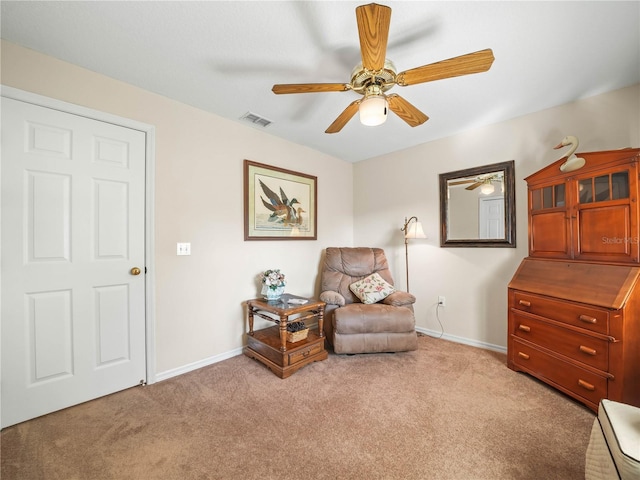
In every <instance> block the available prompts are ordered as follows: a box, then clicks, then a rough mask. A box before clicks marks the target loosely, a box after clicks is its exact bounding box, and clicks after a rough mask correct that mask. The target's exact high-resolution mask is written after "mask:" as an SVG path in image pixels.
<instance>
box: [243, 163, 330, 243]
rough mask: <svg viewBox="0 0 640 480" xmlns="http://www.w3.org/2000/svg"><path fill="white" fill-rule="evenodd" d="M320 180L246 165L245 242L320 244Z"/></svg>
mask: <svg viewBox="0 0 640 480" xmlns="http://www.w3.org/2000/svg"><path fill="white" fill-rule="evenodd" d="M317 183H318V179H317V178H316V177H314V176H313V175H307V174H304V173H300V172H294V171H292V170H286V169H284V168H278V167H274V166H271V165H265V164H263V163H258V162H253V161H251V160H245V161H244V239H245V241H249V240H317V238H318V220H317V219H318V188H317Z"/></svg>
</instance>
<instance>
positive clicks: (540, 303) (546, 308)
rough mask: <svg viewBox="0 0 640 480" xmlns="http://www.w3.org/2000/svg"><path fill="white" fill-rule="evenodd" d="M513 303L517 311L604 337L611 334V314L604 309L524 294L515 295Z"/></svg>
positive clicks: (517, 293) (516, 293)
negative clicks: (583, 329) (600, 334)
mask: <svg viewBox="0 0 640 480" xmlns="http://www.w3.org/2000/svg"><path fill="white" fill-rule="evenodd" d="M513 303H514V304H513V305H511V307H513V308H515V309H516V310H522V311H523V312H529V313H533V314H535V315H539V316H541V317H546V318H550V319H552V320H556V321H559V322H565V323H568V324H569V325H574V326H576V327H581V328H586V329H588V330H591V331H593V332H597V333H602V334H603V335H608V333H609V312H608V311H607V310H604V309H599V308H595V307H589V306H586V305H581V304H579V303H571V302H567V301H562V300H552V299H550V298H545V297H540V296H538V295H534V294H531V293H523V292H515V293H514V302H513Z"/></svg>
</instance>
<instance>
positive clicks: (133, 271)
mask: <svg viewBox="0 0 640 480" xmlns="http://www.w3.org/2000/svg"><path fill="white" fill-rule="evenodd" d="M140 272H141V270H140V269H139V268H138V267H133V268H132V269H131V275H140Z"/></svg>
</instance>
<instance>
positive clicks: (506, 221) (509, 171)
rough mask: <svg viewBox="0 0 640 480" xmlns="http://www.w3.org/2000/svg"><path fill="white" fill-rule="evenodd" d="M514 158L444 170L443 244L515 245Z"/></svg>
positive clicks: (441, 198) (441, 188)
mask: <svg viewBox="0 0 640 480" xmlns="http://www.w3.org/2000/svg"><path fill="white" fill-rule="evenodd" d="M514 199H515V192H514V162H513V161H509V162H502V163H496V164H492V165H485V166H482V167H476V168H470V169H466V170H459V171H456V172H449V173H443V174H440V216H441V240H440V245H441V246H471V247H480V246H485V247H499V246H503V247H515V209H514Z"/></svg>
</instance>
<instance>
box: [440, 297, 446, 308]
mask: <svg viewBox="0 0 640 480" xmlns="http://www.w3.org/2000/svg"><path fill="white" fill-rule="evenodd" d="M446 303H447V299H446V298H444V297H443V296H442V295H439V296H438V305H440V306H442V307H445V306H446Z"/></svg>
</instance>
